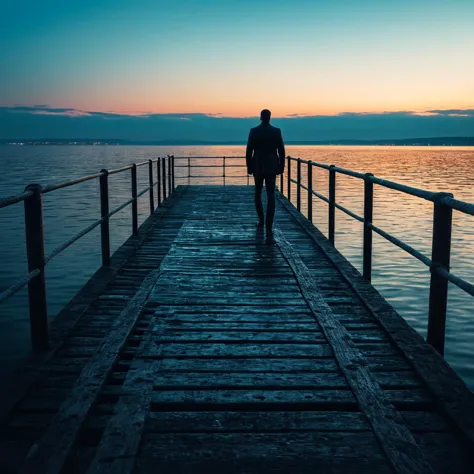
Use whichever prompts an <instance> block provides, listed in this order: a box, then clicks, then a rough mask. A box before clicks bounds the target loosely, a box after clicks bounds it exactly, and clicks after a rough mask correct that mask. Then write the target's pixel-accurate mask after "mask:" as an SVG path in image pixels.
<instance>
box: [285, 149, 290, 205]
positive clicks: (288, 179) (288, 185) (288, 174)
mask: <svg viewBox="0 0 474 474" xmlns="http://www.w3.org/2000/svg"><path fill="white" fill-rule="evenodd" d="M287 168H288V171H287V176H286V177H287V187H288V196H287V197H288V201H290V202H291V156H289V157H288V166H287Z"/></svg>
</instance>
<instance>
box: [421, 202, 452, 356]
mask: <svg viewBox="0 0 474 474" xmlns="http://www.w3.org/2000/svg"><path fill="white" fill-rule="evenodd" d="M446 197H453V195H452V194H449V193H438V194H437V196H436V198H435V201H434V212H433V244H432V252H431V260H432V262H433V263H432V268H431V281H430V302H429V315H428V335H427V338H426V340H427V342H428V344H431V345H432V346H433V347H434V348H435V349H436V350H437V351H438V352H439V353H440V354H441V355H443V354H444V339H445V333H446V307H447V302H448V280H446V279H445V278H443V277H442V276H440V275H438V273H437V272H436V267H442V268H445V269H446V270H448V271H449V264H450V258H451V231H452V217H453V210H452V208H451V207H449V206H446V205H444V204H443V199H444V198H446Z"/></svg>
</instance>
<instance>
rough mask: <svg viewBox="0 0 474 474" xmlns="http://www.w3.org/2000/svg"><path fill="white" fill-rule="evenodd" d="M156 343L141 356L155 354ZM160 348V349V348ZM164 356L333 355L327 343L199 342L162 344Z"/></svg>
mask: <svg viewBox="0 0 474 474" xmlns="http://www.w3.org/2000/svg"><path fill="white" fill-rule="evenodd" d="M156 347H157V346H156V344H155V345H152V346H151V347H150V346H148V351H143V352H142V353H141V356H143V357H146V356H156V353H157V349H156ZM160 350H161V349H160ZM162 357H165V358H191V359H193V358H217V357H220V358H251V357H254V358H302V357H303V358H318V357H333V352H332V349H331V348H330V346H329V345H328V344H232V343H231V344H227V343H226V344H219V343H216V344H200V343H194V344H193V343H185V344H181V343H175V344H165V345H163V350H162Z"/></svg>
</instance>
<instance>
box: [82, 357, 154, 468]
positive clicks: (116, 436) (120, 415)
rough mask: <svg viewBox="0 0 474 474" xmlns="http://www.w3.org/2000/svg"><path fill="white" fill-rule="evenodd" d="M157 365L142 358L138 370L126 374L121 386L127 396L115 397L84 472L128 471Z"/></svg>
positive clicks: (146, 411) (137, 442)
mask: <svg viewBox="0 0 474 474" xmlns="http://www.w3.org/2000/svg"><path fill="white" fill-rule="evenodd" d="M160 365H161V362H160V361H142V362H141V367H140V368H139V369H138V370H135V371H134V372H132V373H129V374H127V377H126V379H125V382H124V385H123V389H124V390H127V391H128V393H129V396H127V397H121V398H120V399H119V402H118V403H117V405H116V407H115V410H114V415H113V416H112V417H111V418H110V419H109V420H108V423H107V425H106V428H105V431H104V434H103V436H102V439H101V442H100V444H99V446H98V448H97V452H96V454H95V456H94V459H93V460H92V462H91V465H90V467H89V469H88V470H87V473H88V474H99V473H114V474H122V473H124V474H125V473H129V472H131V471H132V469H133V465H134V463H135V457H136V455H137V453H138V450H139V446H140V440H141V437H142V433H143V430H144V426H145V420H146V418H147V416H148V412H149V409H150V402H151V400H152V396H153V384H154V380H155V379H156V377H157V376H158V375H159V373H160V370H161V369H160Z"/></svg>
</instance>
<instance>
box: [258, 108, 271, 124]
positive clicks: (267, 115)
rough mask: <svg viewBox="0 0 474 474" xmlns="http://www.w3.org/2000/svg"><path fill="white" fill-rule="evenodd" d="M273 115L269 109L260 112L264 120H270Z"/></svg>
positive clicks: (261, 118)
mask: <svg viewBox="0 0 474 474" xmlns="http://www.w3.org/2000/svg"><path fill="white" fill-rule="evenodd" d="M271 116H272V113H271V112H270V111H269V110H268V109H263V110H262V111H261V112H260V120H261V121H262V122H267V123H268V122H270V117H271Z"/></svg>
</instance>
